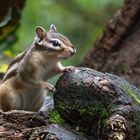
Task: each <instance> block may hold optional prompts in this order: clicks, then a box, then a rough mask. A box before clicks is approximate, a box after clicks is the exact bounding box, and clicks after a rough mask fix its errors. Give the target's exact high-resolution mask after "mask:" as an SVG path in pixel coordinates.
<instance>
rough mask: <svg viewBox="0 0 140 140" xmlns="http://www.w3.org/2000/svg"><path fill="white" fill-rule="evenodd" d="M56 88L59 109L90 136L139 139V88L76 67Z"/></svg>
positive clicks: (55, 102) (68, 119)
mask: <svg viewBox="0 0 140 140" xmlns="http://www.w3.org/2000/svg"><path fill="white" fill-rule="evenodd" d="M56 90H57V93H56V94H55V95H54V106H55V108H56V109H57V111H58V112H59V113H60V114H61V115H62V116H63V117H64V118H65V119H66V120H67V121H68V122H70V123H72V124H75V125H76V126H78V127H79V130H81V131H83V132H85V133H86V134H87V135H91V134H92V136H93V137H95V138H96V139H102V140H106V139H107V140H127V139H129V140H134V139H135V140H139V139H140V133H139V132H140V121H139V120H140V91H139V90H138V89H137V88H136V87H134V86H133V85H131V84H129V83H128V82H127V81H125V80H123V79H122V78H120V77H118V76H115V75H111V74H108V73H101V72H98V71H95V70H92V69H89V68H76V69H75V71H74V72H69V73H64V74H63V75H62V76H61V77H60V79H59V80H58V82H57V84H56ZM91 139H92V138H91Z"/></svg>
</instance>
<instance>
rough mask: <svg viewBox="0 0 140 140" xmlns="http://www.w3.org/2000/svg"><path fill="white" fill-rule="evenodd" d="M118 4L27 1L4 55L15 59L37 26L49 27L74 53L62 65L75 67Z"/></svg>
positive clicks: (99, 0)
mask: <svg viewBox="0 0 140 140" xmlns="http://www.w3.org/2000/svg"><path fill="white" fill-rule="evenodd" d="M121 4H122V0H117V1H113V0H67V1H66V0H39V1H34V0H27V1H26V4H25V7H24V10H23V14H22V18H21V26H20V27H19V29H18V30H17V32H16V35H17V38H18V40H17V41H16V43H15V44H14V45H12V44H7V43H5V44H4V51H5V49H6V50H11V52H12V53H13V54H14V55H12V56H15V55H16V54H17V53H19V52H21V50H23V49H24V48H26V47H27V46H28V44H30V43H31V42H32V40H33V39H34V36H35V27H36V26H37V25H40V26H43V27H44V28H45V29H46V30H49V26H50V24H52V23H53V24H55V25H56V26H57V28H58V31H59V32H61V33H63V34H64V35H66V36H67V37H68V38H69V39H70V40H71V42H72V43H73V45H74V46H75V47H76V49H77V53H76V55H74V56H73V57H72V58H71V59H68V60H66V61H64V64H65V65H78V64H79V63H80V61H81V60H82V59H83V57H84V55H85V54H86V53H87V51H88V50H89V48H91V47H92V44H93V42H94V41H95V39H96V38H97V37H99V36H100V34H101V32H102V31H103V28H104V26H105V25H106V24H107V21H108V20H109V18H111V16H112V15H113V13H114V12H115V11H116V9H118V7H120V5H121ZM7 45H8V48H7V47H6V46H7ZM1 46H2V45H1Z"/></svg>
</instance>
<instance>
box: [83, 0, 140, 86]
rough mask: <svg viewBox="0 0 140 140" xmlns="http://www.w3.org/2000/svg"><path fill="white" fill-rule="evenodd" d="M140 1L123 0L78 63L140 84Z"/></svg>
mask: <svg viewBox="0 0 140 140" xmlns="http://www.w3.org/2000/svg"><path fill="white" fill-rule="evenodd" d="M139 56H140V1H139V0H125V2H124V5H123V6H122V7H121V8H120V9H119V10H118V11H117V12H116V13H115V15H114V16H113V17H112V19H111V20H110V21H109V22H108V24H107V26H106V28H105V30H104V32H103V34H102V36H101V37H100V38H99V39H98V40H97V41H96V42H95V44H94V46H93V47H92V48H91V50H90V51H89V52H88V53H87V55H86V56H85V58H84V60H83V61H82V63H81V64H80V66H86V67H89V68H93V69H96V70H99V71H102V72H106V71H107V72H109V73H112V74H116V75H119V76H121V77H123V78H125V79H127V80H128V81H130V82H132V83H133V84H135V85H136V86H138V87H139V88H140V78H139V77H140V57H139Z"/></svg>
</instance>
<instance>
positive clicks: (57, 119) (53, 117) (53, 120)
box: [50, 110, 65, 124]
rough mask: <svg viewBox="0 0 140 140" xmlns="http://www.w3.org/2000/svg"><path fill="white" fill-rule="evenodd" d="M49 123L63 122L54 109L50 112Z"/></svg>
mask: <svg viewBox="0 0 140 140" xmlns="http://www.w3.org/2000/svg"><path fill="white" fill-rule="evenodd" d="M50 121H51V123H57V124H64V123H65V121H64V120H63V119H62V118H61V116H60V114H59V113H58V112H57V111H56V110H55V111H53V112H51V114H50Z"/></svg>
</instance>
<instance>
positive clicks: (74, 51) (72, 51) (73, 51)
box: [70, 47, 76, 55]
mask: <svg viewBox="0 0 140 140" xmlns="http://www.w3.org/2000/svg"><path fill="white" fill-rule="evenodd" d="M70 53H71V55H74V54H75V53H76V49H75V48H74V47H72V50H71V51H70Z"/></svg>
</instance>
